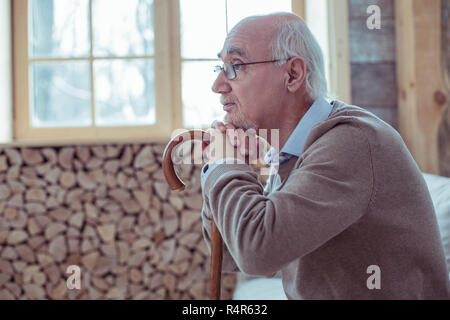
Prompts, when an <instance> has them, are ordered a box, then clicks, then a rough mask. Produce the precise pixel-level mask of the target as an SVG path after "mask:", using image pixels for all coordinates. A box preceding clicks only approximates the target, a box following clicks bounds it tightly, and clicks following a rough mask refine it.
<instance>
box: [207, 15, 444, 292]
mask: <svg viewBox="0 0 450 320" xmlns="http://www.w3.org/2000/svg"><path fill="white" fill-rule="evenodd" d="M219 57H220V58H221V59H222V60H223V62H224V64H223V66H222V67H218V71H220V73H219V74H218V76H217V79H216V81H215V82H214V84H213V88H212V89H213V91H214V92H216V93H218V94H220V97H221V98H220V99H221V103H222V104H223V108H224V110H225V111H226V112H227V115H226V117H225V119H224V122H223V123H222V122H215V123H214V124H213V128H214V130H212V131H211V133H212V134H213V135H214V136H215V137H222V138H223V139H214V140H213V142H212V143H211V145H210V147H209V148H210V150H209V151H208V152H209V162H208V164H206V165H205V167H204V168H203V169H202V190H203V199H204V201H203V210H202V219H203V234H204V238H205V240H206V241H207V243H208V244H209V241H210V231H211V219H212V218H214V219H215V221H216V223H217V227H218V229H219V231H220V233H221V235H222V237H223V240H224V262H223V271H242V272H244V273H246V274H249V275H258V276H266V277H271V276H273V275H275V274H277V273H278V274H281V277H282V283H283V288H284V291H285V293H286V295H287V297H288V298H289V299H409V298H418V299H433V298H438V299H446V298H448V297H449V282H448V274H447V269H446V263H445V259H444V252H443V248H442V244H441V241H440V236H439V231H438V226H437V222H436V218H435V213H434V209H433V204H432V202H431V199H430V195H429V192H428V189H427V186H426V184H425V182H424V179H423V177H422V175H421V172H420V171H419V168H418V167H417V165H416V163H415V162H414V160H413V158H412V157H411V155H410V153H409V152H408V150H407V148H406V146H405V144H404V143H403V140H402V138H401V137H400V136H399V135H398V133H397V132H396V131H395V130H394V129H393V128H391V127H390V126H389V125H388V124H386V123H385V122H383V121H382V120H380V119H379V118H377V117H376V116H374V115H373V114H371V113H369V112H367V111H365V110H363V109H361V108H359V107H356V106H350V105H346V104H344V103H342V102H340V101H333V102H331V103H328V102H327V100H325V99H324V98H325V97H326V94H327V89H326V82H325V76H324V65H323V57H322V53H321V49H320V47H319V46H318V44H317V42H316V40H315V39H314V37H313V35H312V34H311V32H310V31H309V29H308V28H307V26H306V25H305V23H304V22H303V20H302V19H301V18H300V17H298V16H296V15H293V14H288V13H277V14H272V15H267V16H255V17H249V18H246V19H244V20H243V21H241V22H240V23H238V24H237V25H236V26H235V27H234V28H233V30H231V32H230V33H229V34H228V36H227V38H226V40H225V43H224V46H223V49H222V50H221V52H220V53H219ZM237 128H240V129H244V130H247V129H256V130H261V129H267V130H269V133H270V132H271V130H273V129H278V130H279V131H278V137H276V138H277V139H279V140H277V141H274V139H275V136H273V135H270V134H269V136H268V141H269V143H271V144H272V145H278V146H279V149H278V150H276V149H275V150H271V151H272V159H273V155H274V154H277V155H278V157H279V163H278V165H279V167H277V169H278V170H277V173H276V174H274V175H272V176H271V178H270V179H269V182H268V183H267V185H266V186H265V188H264V187H263V185H261V184H260V182H259V180H258V177H257V175H256V173H255V172H254V171H252V170H251V168H250V166H249V165H248V164H246V163H245V160H246V157H245V152H244V149H243V148H242V146H244V145H245V141H244V138H243V136H242V135H239V134H235V135H234V134H233V133H234V129H237ZM225 129H229V130H227V132H228V133H231V134H227V133H225ZM233 136H234V137H237V138H236V139H234V138H232V137H233ZM225 147H226V148H225ZM235 147H236V148H237V149H236V150H237V151H238V152H235V151H236V150H235ZM223 149H225V150H227V151H226V152H225V153H221V152H211V150H223ZM247 149H248V146H247ZM274 151H275V152H274ZM229 158H232V159H235V160H234V161H231V162H233V163H230V161H227V160H228V159H229ZM269 161H270V159H269Z"/></svg>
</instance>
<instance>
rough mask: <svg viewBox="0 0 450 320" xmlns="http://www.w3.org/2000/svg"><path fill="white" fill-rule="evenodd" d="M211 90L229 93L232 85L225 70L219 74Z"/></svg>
mask: <svg viewBox="0 0 450 320" xmlns="http://www.w3.org/2000/svg"><path fill="white" fill-rule="evenodd" d="M211 90H212V91H213V92H215V93H229V92H230V91H231V86H230V84H229V83H228V79H227V77H226V76H225V72H224V71H223V70H222V71H221V72H219V74H218V75H217V78H216V80H215V81H214V83H213V85H212V87H211Z"/></svg>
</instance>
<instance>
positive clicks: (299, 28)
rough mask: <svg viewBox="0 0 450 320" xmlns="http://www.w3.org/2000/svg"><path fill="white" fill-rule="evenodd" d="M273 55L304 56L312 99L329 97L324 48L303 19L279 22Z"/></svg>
mask: <svg viewBox="0 0 450 320" xmlns="http://www.w3.org/2000/svg"><path fill="white" fill-rule="evenodd" d="M275 15H276V14H275ZM272 56H273V59H288V58H290V57H296V56H300V57H302V58H303V59H304V60H305V62H306V68H307V71H306V90H307V92H308V94H309V95H310V97H311V98H312V99H317V98H319V97H322V98H326V97H328V90H327V80H326V78H325V69H324V59H323V53H322V49H321V48H320V46H319V44H318V43H317V40H316V38H315V37H314V35H313V34H312V33H311V31H310V30H309V28H308V26H307V25H306V23H305V22H304V21H303V20H302V19H296V20H286V21H282V22H280V23H279V24H278V26H277V29H276V30H275V34H274V37H273V39H272ZM283 62H284V61H281V63H283Z"/></svg>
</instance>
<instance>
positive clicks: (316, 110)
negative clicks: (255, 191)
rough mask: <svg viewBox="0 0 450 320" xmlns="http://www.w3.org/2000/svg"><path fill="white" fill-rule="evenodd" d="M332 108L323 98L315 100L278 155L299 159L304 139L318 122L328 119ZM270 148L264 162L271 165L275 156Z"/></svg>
mask: <svg viewBox="0 0 450 320" xmlns="http://www.w3.org/2000/svg"><path fill="white" fill-rule="evenodd" d="M331 109H332V106H331V104H329V103H328V102H327V101H326V100H325V99H324V98H317V99H316V100H315V101H314V103H313V104H312V106H311V107H310V108H309V109H308V111H307V112H306V113H305V115H304V116H303V117H302V118H301V119H300V121H299V123H298V124H297V127H296V128H295V129H294V131H293V132H292V133H291V135H290V136H289V138H288V140H287V141H286V143H285V145H284V146H283V148H282V149H281V152H280V154H290V155H293V156H296V157H300V155H301V153H302V150H303V146H304V145H305V142H306V138H308V135H309V133H310V131H311V129H312V128H313V127H314V126H315V125H316V124H318V123H319V122H321V121H323V120H325V119H326V118H328V116H329V115H330V113H331ZM272 149H273V148H271V149H270V150H269V152H268V153H267V155H266V162H267V163H271V162H272V161H273V159H271V160H270V158H273V157H274V156H276V155H277V154H275V152H274V150H272Z"/></svg>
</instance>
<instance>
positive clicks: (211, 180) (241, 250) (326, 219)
mask: <svg viewBox="0 0 450 320" xmlns="http://www.w3.org/2000/svg"><path fill="white" fill-rule="evenodd" d="M339 127H341V128H339ZM299 161H300V164H299V165H298V166H297V167H295V168H294V169H293V171H292V172H291V173H290V175H289V176H288V178H287V180H286V182H285V183H284V184H283V185H282V186H281V188H280V189H279V190H278V191H275V192H272V193H270V194H268V195H266V196H265V195H264V194H263V188H262V185H261V184H260V183H259V182H258V179H257V175H256V173H254V172H252V171H250V170H249V167H248V166H247V165H226V164H224V165H220V166H218V167H216V168H215V169H214V170H213V171H212V172H211V173H210V175H209V176H208V178H207V180H206V182H205V188H204V201H206V202H207V206H208V207H209V209H210V213H211V214H212V216H214V219H215V221H216V224H217V226H218V229H219V230H220V232H221V234H222V237H223V240H224V242H225V244H226V246H227V248H228V250H229V254H230V255H231V256H232V257H233V259H234V261H235V262H236V264H237V266H238V267H239V269H240V270H242V271H243V272H245V273H247V274H250V275H261V276H271V275H273V274H274V273H275V272H277V271H278V270H280V269H281V268H282V267H283V266H284V265H286V264H288V263H290V262H291V261H293V260H294V259H298V258H301V257H302V256H304V255H306V254H308V253H310V252H312V251H313V250H315V249H316V248H318V247H320V246H322V245H323V244H324V243H326V242H327V241H328V240H330V239H331V238H333V237H335V236H336V235H338V234H339V233H341V232H342V231H344V230H345V229H346V228H348V227H349V226H350V225H352V224H353V223H355V222H356V221H357V220H358V219H359V218H360V217H362V216H363V215H364V214H365V213H366V211H367V210H368V206H369V203H370V199H371V197H372V192H373V173H372V164H371V156H370V148H369V145H368V142H367V140H366V138H365V137H364V135H363V134H362V133H361V132H360V131H359V129H357V128H355V127H352V126H338V127H336V129H332V130H330V131H329V132H328V133H327V134H326V135H324V136H322V137H320V138H319V139H318V140H316V141H315V142H314V143H313V144H312V145H311V146H309V147H308V148H307V150H305V151H304V152H303V154H302V157H301V158H300V160H299Z"/></svg>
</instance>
